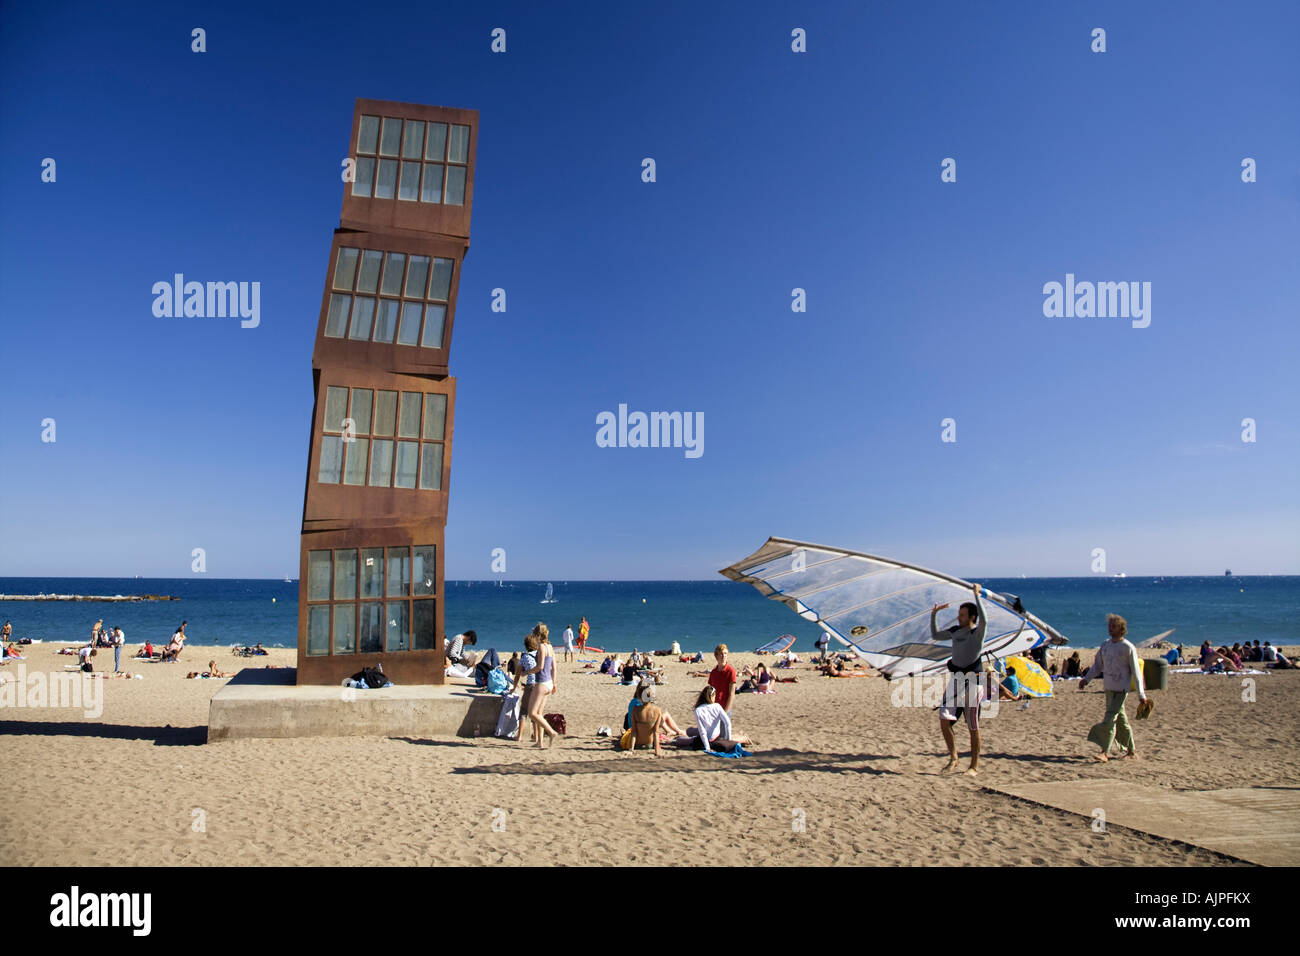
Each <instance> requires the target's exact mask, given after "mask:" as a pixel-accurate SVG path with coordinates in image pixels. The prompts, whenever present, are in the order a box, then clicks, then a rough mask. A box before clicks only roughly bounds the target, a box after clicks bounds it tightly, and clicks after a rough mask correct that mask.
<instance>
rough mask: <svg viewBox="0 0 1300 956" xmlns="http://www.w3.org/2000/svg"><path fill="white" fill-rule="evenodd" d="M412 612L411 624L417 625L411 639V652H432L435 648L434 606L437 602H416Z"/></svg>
mask: <svg viewBox="0 0 1300 956" xmlns="http://www.w3.org/2000/svg"><path fill="white" fill-rule="evenodd" d="M414 603H415V607H414V609H413V610H412V613H411V618H412V621H411V623H412V624H414V625H415V627H414V630H415V634H414V635H413V636H412V638H411V650H413V651H431V650H433V648H434V646H435V640H434V633H433V628H434V623H435V619H434V613H433V606H434V605H435V604H436V603H437V601H433V600H428V601H416V602H414Z"/></svg>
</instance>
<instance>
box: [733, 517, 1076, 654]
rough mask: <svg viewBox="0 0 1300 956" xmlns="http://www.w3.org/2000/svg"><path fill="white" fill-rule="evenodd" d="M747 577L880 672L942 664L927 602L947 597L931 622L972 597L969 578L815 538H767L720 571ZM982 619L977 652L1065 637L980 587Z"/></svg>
mask: <svg viewBox="0 0 1300 956" xmlns="http://www.w3.org/2000/svg"><path fill="white" fill-rule="evenodd" d="M719 573H721V574H722V575H724V576H725V577H728V578H730V579H731V580H733V581H741V582H744V583H746V584H752V585H753V586H754V587H755V588H757V589H758V591H759V593H760V594H763V595H765V596H766V597H768V598H771V599H772V600H774V601H780V602H781V603H782V604H785V605H786V606H787V607H789V608H790V609H791V610H792V611H794V612H795V613H796V614H798V615H799V616H800V617H802V618H804V619H805V620H808V621H813V622H814V623H816V624H817V625H818V626H819V627H821V628H822V629H823V630H824V631H826V632H827V633H829V634H830V635H831V636H832V637H834V638H835V639H836V640H838V641H839V642H840V643H841V644H843V645H844V646H846V647H848V648H850V649H851V650H852V652H853V653H854V654H855V655H856V656H857V657H859V658H861V659H862V660H864V661H866V662H867V663H868V664H870V665H871V666H872V667H874V668H876V669H877V670H878V671H880V672H881V673H882V674H884V675H885V677H888V678H893V677H905V676H910V675H912V674H929V673H937V672H940V671H944V670H946V668H947V662H948V660H949V659H950V658H951V657H952V645H951V644H949V643H946V642H942V641H940V642H936V641H934V640H932V639H931V636H930V609H931V607H933V606H934V605H935V604H948V605H950V607H949V608H948V609H947V610H944V611H940V612H939V614H938V617H937V618H936V621H935V623H936V625H937V627H938V628H939V631H940V633H941V634H942V632H943V631H944V630H946V629H947V628H949V627H951V626H952V625H954V624H956V623H957V608H958V606H959V605H960V604H961V603H962V602H964V601H970V600H972V599H973V595H972V593H971V589H972V585H971V584H969V583H968V582H966V581H963V580H961V579H960V578H955V577H952V576H951V575H947V574H942V573H940V572H938V571H929V570H927V569H925V568H920V567H917V566H915V565H911V564H905V563H903V562H901V561H895V560H893V559H892V558H882V557H879V556H877V555H872V554H864V553H862V552H859V551H846V550H843V549H840V548H831V547H827V546H825V545H820V544H808V543H806V542H802V541H792V540H790V539H788V538H768V540H767V543H766V544H764V545H763V546H762V547H761V548H759V549H758V550H757V551H755V552H754V553H753V554H751V555H750V556H749V557H747V558H745V559H744V560H741V561H737V562H736V563H735V564H733V565H731V567H729V568H724V569H723V570H722V571H721V572H719ZM981 600H982V602H983V605H984V613H985V615H986V616H987V621H988V623H987V626H986V628H985V634H984V654H985V655H986V656H988V657H990V658H994V659H1000V658H1004V657H1008V656H1010V655H1012V654H1019V653H1021V652H1023V651H1026V650H1028V649H1029V648H1031V647H1037V646H1038V645H1039V644H1044V643H1051V644H1058V645H1059V644H1066V643H1068V641H1067V640H1066V638H1065V637H1063V636H1062V635H1061V634H1059V633H1058V632H1057V631H1055V630H1054V629H1053V628H1051V627H1049V626H1048V625H1046V624H1044V623H1043V622H1042V621H1040V620H1039V619H1038V618H1037V617H1035V616H1034V615H1033V614H1030V613H1029V612H1027V611H1022V612H1017V611H1015V610H1013V609H1012V605H1013V604H1014V603H1017V602H1013V601H1008V600H1007V599H1006V598H1004V597H1003V596H1002V595H999V594H995V593H993V592H991V591H984V592H983V593H982V594H981Z"/></svg>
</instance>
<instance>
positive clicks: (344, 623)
mask: <svg viewBox="0 0 1300 956" xmlns="http://www.w3.org/2000/svg"><path fill="white" fill-rule="evenodd" d="M356 652H357V606H356V605H355V604H335V605H334V653H335V654H355V653H356Z"/></svg>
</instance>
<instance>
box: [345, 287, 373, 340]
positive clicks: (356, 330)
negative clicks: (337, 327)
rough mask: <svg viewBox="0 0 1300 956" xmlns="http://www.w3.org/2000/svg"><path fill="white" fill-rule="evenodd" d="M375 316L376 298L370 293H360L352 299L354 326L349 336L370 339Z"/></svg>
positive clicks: (349, 331)
mask: <svg viewBox="0 0 1300 956" xmlns="http://www.w3.org/2000/svg"><path fill="white" fill-rule="evenodd" d="M374 316H375V300H374V299H372V298H370V296H368V295H359V296H357V297H356V298H355V299H353V300H352V326H351V328H349V330H348V338H350V339H360V340H361V341H362V342H369V341H370V323H371V321H372V320H373V319H374Z"/></svg>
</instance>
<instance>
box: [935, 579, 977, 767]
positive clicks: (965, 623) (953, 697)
mask: <svg viewBox="0 0 1300 956" xmlns="http://www.w3.org/2000/svg"><path fill="white" fill-rule="evenodd" d="M974 591H975V600H974V601H966V602H965V603H964V604H962V606H961V607H959V608H958V609H957V623H956V624H954V625H953V626H952V627H949V628H947V629H945V630H942V631H941V630H939V628H938V627H936V626H935V623H934V618H935V615H936V614H938V613H939V612H940V611H942V610H943V609H944V608H946V607H948V606H949V605H947V604H936V605H935V606H934V607H933V608H931V610H930V639H931V640H933V641H952V659H951V660H949V661H948V670H950V671H951V672H952V674H951V676H950V677H949V678H948V688H947V690H945V691H944V694H943V706H942V707H940V708H939V730H940V731H942V733H943V742H944V744H945V745H947V747H948V765H947V766H945V767H944V768H943V771H942V772H943V773H947V772H948V771H949V770H952V769H953V768H954V767H956V766H957V740H956V738H955V737H953V733H952V725H953V724H955V723H956V722H957V719H958V718H959V717H961V716H962V713H963V711H964V712H965V715H966V726H967V728H969V730H970V767H969V768H967V770H966V773H967V775H968V776H972V777H973V776H975V774H977V773H978V772H979V765H980V704H981V703H982V702H983V700H984V686H983V685H984V682H983V680H982V677H983V675H982V674H981V673H980V653H981V652H982V651H983V650H984V606H983V604H982V603H981V602H980V586H979V585H978V584H977V585H975V587H974Z"/></svg>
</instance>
